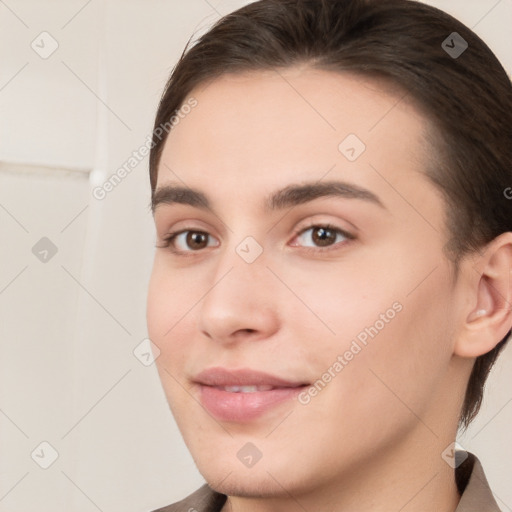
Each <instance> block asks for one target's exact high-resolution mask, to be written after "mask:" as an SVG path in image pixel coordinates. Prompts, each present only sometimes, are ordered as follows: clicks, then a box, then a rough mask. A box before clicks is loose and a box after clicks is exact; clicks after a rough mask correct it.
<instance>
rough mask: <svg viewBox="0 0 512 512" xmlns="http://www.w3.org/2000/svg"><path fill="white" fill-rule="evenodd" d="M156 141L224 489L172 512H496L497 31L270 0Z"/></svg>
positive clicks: (507, 252) (509, 115) (199, 383)
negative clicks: (474, 446)
mask: <svg viewBox="0 0 512 512" xmlns="http://www.w3.org/2000/svg"><path fill="white" fill-rule="evenodd" d="M154 134H155V135H154V138H153V143H154V146H153V148H152V151H151V156H150V178H151V187H152V208H153V214H154V219H155V225H156V231H157V249H156V253H155V260H154V266H153V271H152V276H151V281H150V284H149V292H148V304H147V320H148V330H149V335H150V338H151V340H152V341H153V343H154V344H155V345H156V346H157V347H158V348H159V350H160V356H159V357H158V358H157V360H156V363H157V366H158V371H159V375H160V378H161V381H162V385H163V388H164V390H165V393H166V396H167V399H168V402H169V405H170V408H171V410H172V413H173V414H174V417H175V419H176V422H177V424H178V427H179V429H180V431H181V433H182V435H183V438H184V440H185V443H186V444H187V446H188V448H189V450H190V452H191V454H192V457H193V458H194V461H195V463H196V464H197V467H198V469H199V471H200V472H201V474H202V475H203V476H204V478H205V480H206V482H207V484H205V485H204V486H203V487H201V489H199V490H198V491H196V492H195V493H194V494H192V495H190V496H189V497H188V498H186V499H184V500H183V501H181V502H179V503H175V504H174V505H170V506H167V507H164V508H162V509H160V510H161V511H193V510H195V511H199V512H201V511H204V512H206V511H211V512H213V511H222V512H227V511H233V512H241V511H243V512H256V511H258V512H263V511H279V512H288V511H290V512H291V511H296V510H297V511H299V510H301V511H304V510H306V511H313V510H315V511H322V512H323V511H325V512H327V511H329V512H338V511H348V510H357V511H358V512H366V511H370V510H371V511H377V512H378V511H386V512H389V511H390V510H394V511H399V510H400V511H403V512H416V511H427V510H428V511H433V510H435V511H436V512H453V511H457V512H471V511H474V512H476V511H479V512H481V511H483V510H485V511H486V512H492V511H498V510H499V508H498V506H497V504H496V501H495V500H494V498H493V495H492V492H491V490H490V489H489V486H488V483H487V481H486V478H485V475H484V472H483V469H482V467H481V464H480V462H479V461H478V459H477V457H476V456H475V455H473V454H470V453H468V452H465V451H460V450H455V447H454V441H455V438H456V434H457V431H458V429H459V428H465V427H467V425H468V424H469V423H470V421H471V420H472V419H473V418H474V417H475V415H476V414H477V412H478V410H479V407H480V403H481V400H482V393H483V388H484V383H485V380H486V377H487V375H488V373H489V370H490V369H491V367H492V365H493V363H494V362H495V360H496V358H497V356H498V354H499V353H500V351H501V350H502V349H503V347H504V346H505V344H506V341H507V337H508V336H509V334H510V330H511V326H512V311H511V299H512V289H511V286H512V285H511V283H512V280H511V268H512V200H511V199H510V198H511V196H512V190H511V189H510V187H511V185H512V144H511V142H512V87H511V83H510V80H509V78H508V76H507V74H506V72H505V71H504V69H503V67H502V66H501V65H500V63H499V62H498V60H497V59H496V57H495V56H494V54H493V53H492V52H491V51H490V49H489V48H488V47H487V46H486V45H485V43H484V42H483V41H482V40H481V39H479V38H478V37H477V36H476V35H475V34H474V33H473V32H472V31H471V30H470V29H468V28H467V27H465V26H464V25H463V24H461V23H460V22H459V21H457V20H455V19H454V18H453V17H451V16H449V15H447V14H446V13H444V12H442V11H440V10H438V9H435V8H433V7H429V6H427V5H424V4H421V3H419V2H413V1H409V0H366V1H365V0H260V1H258V2H254V3H252V4H249V5H247V6H245V7H243V8H241V9H239V10H237V11H235V12H234V13H231V14H229V15H227V16H225V17H224V18H222V19H221V20H220V21H219V22H218V23H217V24H216V25H215V26H214V27H213V28H211V29H210V30H209V31H208V32H207V33H206V34H205V35H203V36H202V37H201V38H200V39H199V41H197V42H196V43H195V44H194V45H193V46H192V47H191V48H187V49H186V50H185V52H184V54H183V55H182V57H181V59H180V61H179V63H178V64H177V66H176V67H175V68H174V70H173V72H172V75H171V77H170V79H169V82H168V84H167V86H166V89H165V91H164V94H163V97H162V99H161V102H160V105H159V107H158V112H157V114H156V120H155V132H154ZM507 191H509V192H508V193H507Z"/></svg>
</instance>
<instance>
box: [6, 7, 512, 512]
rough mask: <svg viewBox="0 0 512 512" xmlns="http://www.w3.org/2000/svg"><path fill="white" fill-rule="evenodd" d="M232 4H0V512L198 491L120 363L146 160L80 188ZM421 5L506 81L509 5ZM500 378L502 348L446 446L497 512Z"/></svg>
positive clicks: (143, 376) (123, 144)
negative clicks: (447, 16) (486, 487)
mask: <svg viewBox="0 0 512 512" xmlns="http://www.w3.org/2000/svg"><path fill="white" fill-rule="evenodd" d="M245 3H248V2H243V1H238V2H236V1H230V2H227V1H218V0H209V1H208V0H187V1H183V0H181V1H178V0H167V1H164V0H151V1H142V0H108V1H103V2H102V1H101V0H88V1H87V0H66V1H64V0H46V1H44V2H41V0H0V233H1V234H2V238H1V240H2V241H1V243H0V261H1V264H0V512H31V511H36V510H37V511H39V512H46V511H55V510H69V511H73V512H75V511H76V512H78V511H80V512H82V511H83V512H89V511H95V510H100V511H103V512H107V511H108V512H121V511H123V512H142V511H147V510H152V509H154V508H156V507H157V506H163V505H164V504H167V503H170V502H172V501H176V500H178V499H180V498H182V497H184V496H185V495H186V494H188V493H190V492H192V491H193V490H194V489H196V488H197V487H199V485H200V484H202V482H203V479H202V477H201V475H200V474H199V473H198V472H197V470H196V469H195V467H194V464H193V461H192V459H191V457H190V455H189V454H188V451H187V449H186V447H185V446H184V444H183V442H182V440H181V437H180V435H179V432H178V430H177V428H176V426H175V423H174V420H173V419H172V417H171V415H170V412H169V410H168V407H167V405H166V402H165V399H164V395H163V392H162V390H161V388H160V384H159V381H158V376H157V373H156V369H155V367H154V365H150V366H145V365H144V364H143V363H142V362H141V361H140V360H139V359H138V358H137V357H136V356H135V355H134V350H135V349H136V347H137V346H139V344H140V343H141V342H142V341H143V340H144V339H145V338H146V337H147V330H146V323H145V322H146V320H145V300H146V288H147V283H148V278H149V273H150V269H151V263H152V256H153V246H154V242H155V239H154V232H153V225H152V221H151V215H150V212H149V209H148V204H149V198H150V194H149V180H148V177H147V172H148V171H147V158H146V159H144V160H143V161H142V162H140V163H138V164H137V165H136V166H135V167H134V168H133V170H132V171H131V172H130V173H129V174H128V176H127V177H126V178H125V179H124V180H123V181H122V182H121V183H120V184H119V185H118V186H117V187H115V189H114V190H112V191H111V192H110V193H108V194H107V195H106V197H105V198H104V199H103V200H99V199H96V198H95V197H94V196H93V195H92V190H93V188H94V187H95V186H97V184H98V183H102V182H103V181H104V180H105V179H107V178H108V177H109V176H110V175H111V174H112V173H113V172H115V171H116V169H118V168H119V167H121V166H122V165H123V164H125V163H126V162H127V160H128V159H129V158H130V156H132V153H133V152H134V151H136V150H138V149H139V148H140V147H141V146H143V145H144V144H145V143H146V141H147V137H148V136H149V134H150V132H151V129H152V120H153V116H154V112H155V108H156V104H157V101H158V99H159V95H160V93H161V90H162V87H163V85H164V82H165V80H166V78H167V76H168V73H169V72H170V70H171V68H172V66H173V65H174V63H175V62H176V60H177V58H178V57H179V55H180V53H181V51H182V49H183V47H184V45H185V43H186V41H187V40H188V38H189V36H190V35H191V34H192V33H193V32H194V31H196V32H198V31H199V32H201V31H203V30H205V29H206V28H207V27H208V26H209V24H211V23H212V22H214V21H216V20H217V19H218V18H219V15H223V14H226V13H228V12H230V11H231V10H233V9H235V8H236V7H239V6H241V5H243V4H245ZM429 3H432V4H433V5H436V6H438V7H441V8H443V9H445V10H446V11H448V12H450V13H452V14H454V15H455V16H456V17H458V18H460V19H461V20H462V21H463V22H465V23H466V24H467V25H469V26H470V27H474V29H475V31H476V32H477V33H478V34H479V35H480V36H481V37H482V38H483V39H484V40H485V41H486V42H487V43H488V44H489V46H490V47H491V48H492V49H493V50H494V51H495V53H496V54H497V56H498V57H499V58H500V59H501V61H502V62H503V63H504V65H505V67H506V68H507V70H508V71H509V72H510V71H511V70H512V49H511V36H510V27H511V26H512V0H500V1H497V0H489V1H487V0H478V1H476V0H472V1H468V0H452V1H449V0H448V1H440V0H436V1H432V2H429ZM42 32H47V33H48V35H47V34H42V35H41V33H42ZM55 44H58V48H57V49H56V50H55V51H54V53H52V54H51V55H49V56H48V53H49V52H50V51H51V50H52V48H53V46H55ZM43 57H46V58H43ZM454 94H456V91H454ZM511 185H512V184H511ZM142 352H143V351H142ZM142 352H140V351H139V352H137V353H138V354H139V355H140V354H141V353H142ZM140 357H141V359H143V360H144V357H143V356H140ZM511 383H512V347H510V346H509V347H508V349H507V350H506V352H505V353H504V354H503V356H502V358H501V360H500V361H499V362H498V364H497V366H496V368H495V370H494V371H493V374H492V376H491V378H490V380H489V384H488V389H487V393H486V401H485V403H484V407H483V409H482V413H481V415H480V416H479V418H478V419H477V420H476V421H475V423H474V424H473V426H472V427H471V429H470V430H469V432H468V433H467V435H465V436H464V437H463V438H461V440H460V442H461V444H462V445H463V446H464V447H465V448H467V449H469V450H471V451H474V452H475V453H477V454H478V455H479V457H480V458H481V460H482V462H483V464H484V468H485V470H486V473H487V476H488V479H489V481H490V483H491V486H492V488H493V489H494V491H495V493H496V497H497V500H498V502H499V503H500V505H501V506H502V508H503V510H504V511H510V510H512V489H511V487H510V474H512V442H511V439H510V433H509V432H510V426H511V425H512V403H511V402H512V386H511ZM42 442H46V443H49V444H50V445H51V447H53V448H51V447H49V446H48V445H46V444H43V445H41V443H42ZM53 450H55V452H54V451H53ZM55 455H57V459H56V460H55V462H53V463H52V464H51V465H50V466H49V467H48V468H47V469H43V467H41V466H45V465H48V464H50V463H51V462H52V458H54V457H55Z"/></svg>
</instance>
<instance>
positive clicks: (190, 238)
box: [187, 231, 207, 249]
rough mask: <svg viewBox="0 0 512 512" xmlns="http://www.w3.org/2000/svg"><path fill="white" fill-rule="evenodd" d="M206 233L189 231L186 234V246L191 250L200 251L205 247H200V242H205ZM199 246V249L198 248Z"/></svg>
mask: <svg viewBox="0 0 512 512" xmlns="http://www.w3.org/2000/svg"><path fill="white" fill-rule="evenodd" d="M206 237H207V233H203V232H201V231H189V232H188V233H187V245H188V246H189V247H191V248H196V249H197V248H198V249H202V248H203V247H206V246H205V245H201V242H206ZM198 245H199V247H198Z"/></svg>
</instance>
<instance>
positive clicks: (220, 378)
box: [194, 367, 307, 388]
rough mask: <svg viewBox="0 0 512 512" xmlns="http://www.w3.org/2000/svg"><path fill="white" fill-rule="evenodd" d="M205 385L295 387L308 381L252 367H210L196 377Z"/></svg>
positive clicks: (198, 381) (197, 380)
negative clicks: (288, 378)
mask: <svg viewBox="0 0 512 512" xmlns="http://www.w3.org/2000/svg"><path fill="white" fill-rule="evenodd" d="M194 380H195V381H196V382H197V383H199V384H203V385H205V386H215V387H226V386H270V387H272V388H295V387H298V386H303V385H305V384H307V383H306V382H301V381H293V380H285V379H282V378H280V377H276V376H274V375H271V374H269V373H265V372H260V371H258V370H251V369H239V370H228V369H226V368H221V367H215V368H208V369H206V370H204V371H202V372H201V373H199V374H198V375H197V376H196V378H195V379H194Z"/></svg>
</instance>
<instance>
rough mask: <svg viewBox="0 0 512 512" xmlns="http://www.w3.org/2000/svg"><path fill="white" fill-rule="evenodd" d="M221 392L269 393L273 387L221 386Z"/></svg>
mask: <svg viewBox="0 0 512 512" xmlns="http://www.w3.org/2000/svg"><path fill="white" fill-rule="evenodd" d="M221 389H222V390H224V391H227V392H228V393H256V391H270V390H271V389H274V387H273V386H223V387H221Z"/></svg>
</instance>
